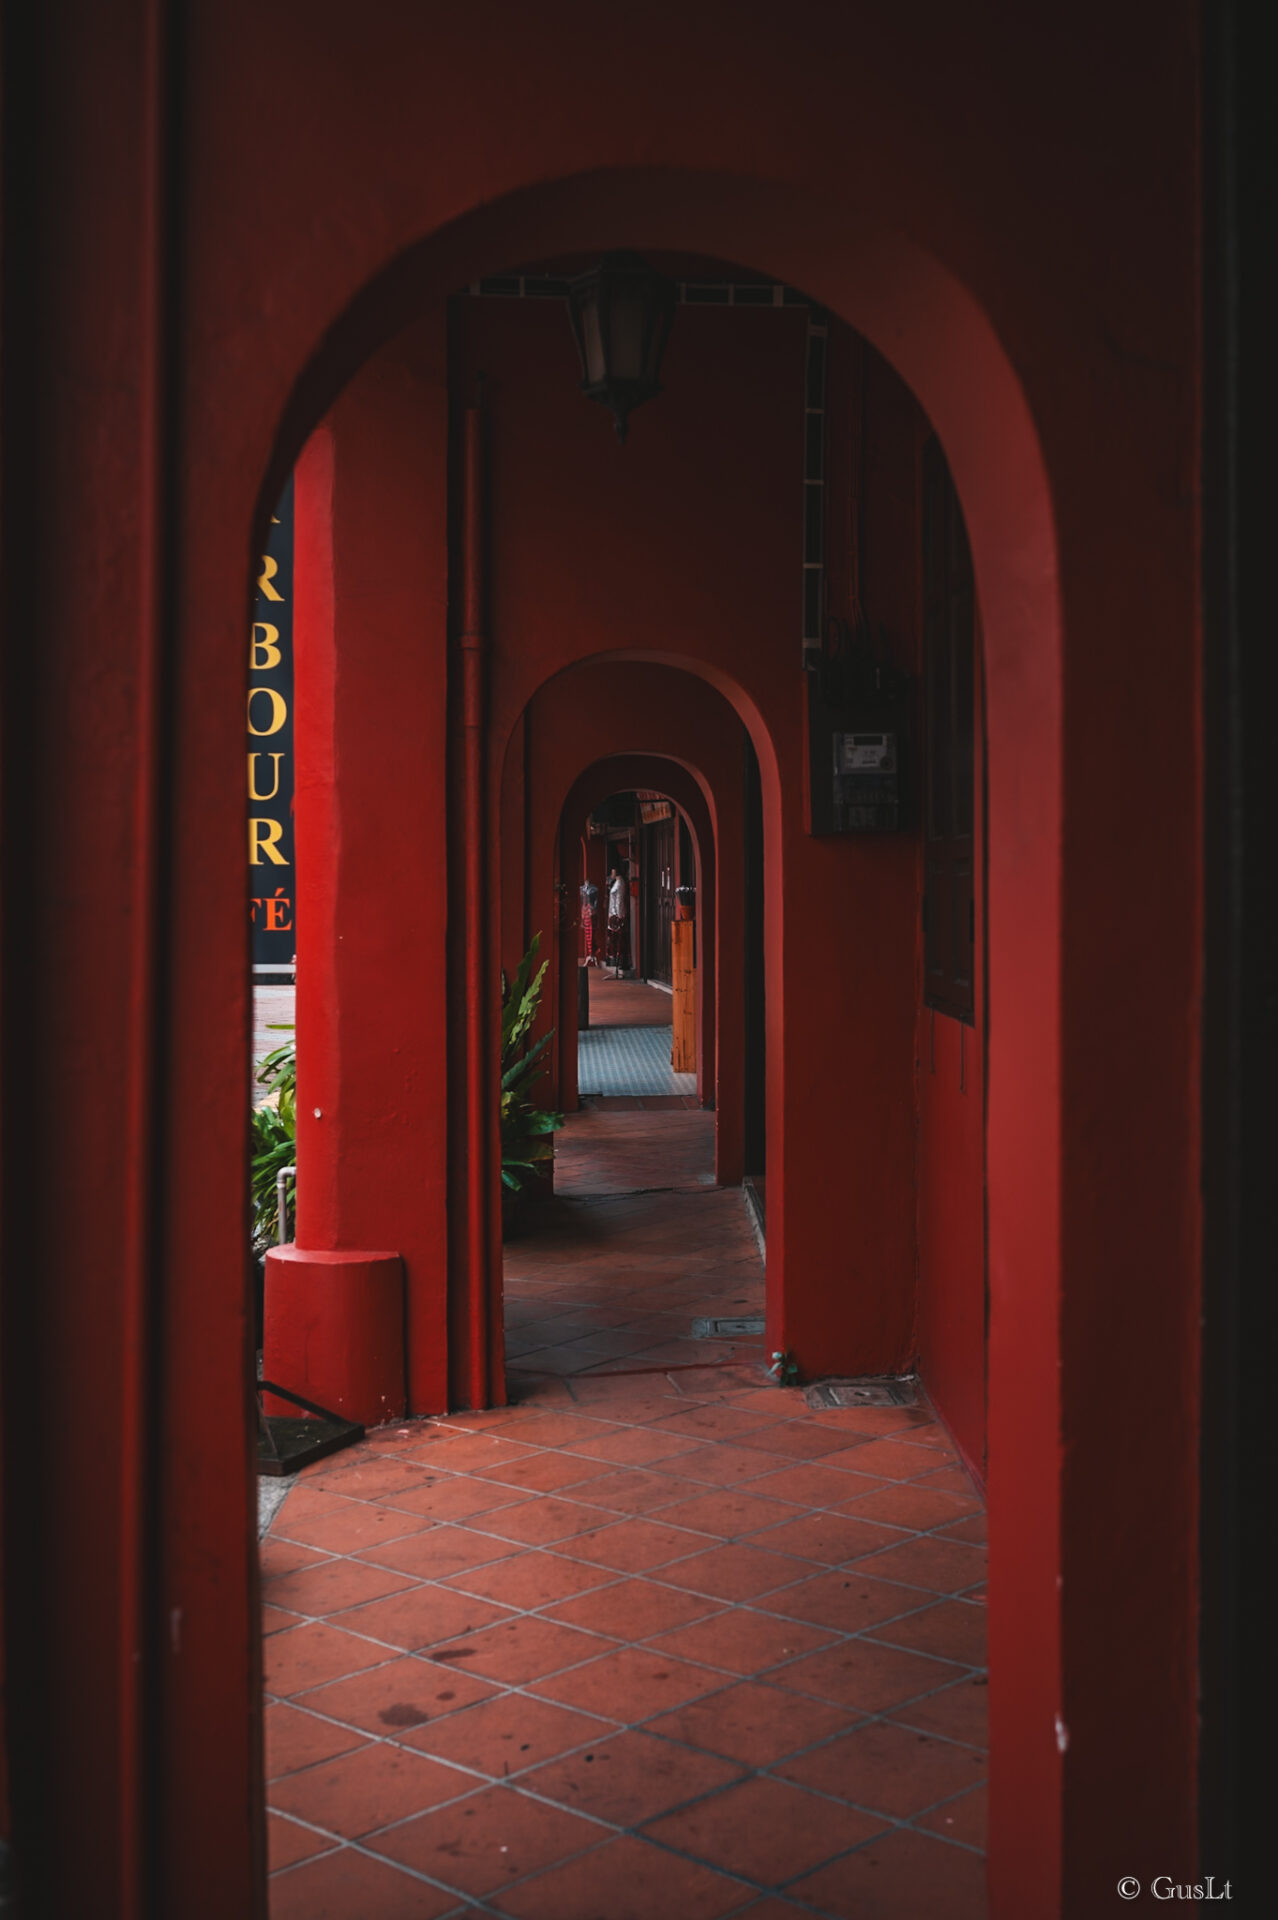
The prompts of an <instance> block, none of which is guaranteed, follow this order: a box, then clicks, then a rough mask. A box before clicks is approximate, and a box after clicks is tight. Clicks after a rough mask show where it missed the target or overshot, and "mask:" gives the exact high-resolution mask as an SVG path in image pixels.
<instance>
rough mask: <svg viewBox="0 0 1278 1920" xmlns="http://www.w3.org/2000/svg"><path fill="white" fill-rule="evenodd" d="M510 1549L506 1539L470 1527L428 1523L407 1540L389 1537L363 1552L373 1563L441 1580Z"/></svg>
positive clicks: (503, 1553) (503, 1555)
mask: <svg viewBox="0 0 1278 1920" xmlns="http://www.w3.org/2000/svg"><path fill="white" fill-rule="evenodd" d="M510 1551H511V1545H510V1542H509V1541H508V1540H493V1539H491V1538H489V1536H488V1535H487V1534H482V1533H475V1532H473V1531H472V1530H471V1529H470V1528H469V1527H453V1526H439V1527H427V1528H426V1529H425V1531H424V1532H422V1533H412V1534H410V1535H409V1536H408V1538H407V1539H406V1540H388V1541H387V1542H386V1544H385V1545H384V1546H379V1547H373V1548H370V1549H368V1551H367V1552H365V1553H364V1554H362V1555H361V1556H360V1557H361V1558H362V1559H367V1560H369V1561H370V1562H371V1563H372V1564H373V1565H374V1566H379V1567H392V1568H393V1569H394V1571H395V1572H396V1573H408V1574H411V1575H412V1576H413V1578H414V1579H416V1580H443V1579H446V1578H447V1576H448V1575H449V1574H450V1573H463V1572H465V1571H466V1570H467V1569H468V1568H470V1567H480V1566H483V1565H484V1563H485V1562H486V1561H488V1560H500V1559H503V1558H504V1557H505V1556H506V1555H507V1554H508V1553H510Z"/></svg>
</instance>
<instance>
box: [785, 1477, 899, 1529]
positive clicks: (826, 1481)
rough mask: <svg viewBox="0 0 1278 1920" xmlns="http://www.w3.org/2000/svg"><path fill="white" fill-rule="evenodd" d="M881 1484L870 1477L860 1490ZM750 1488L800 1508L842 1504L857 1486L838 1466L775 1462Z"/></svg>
mask: <svg viewBox="0 0 1278 1920" xmlns="http://www.w3.org/2000/svg"><path fill="white" fill-rule="evenodd" d="M881 1485H882V1482H881V1481H876V1480H871V1479H869V1478H867V1479H866V1482H865V1485H864V1487H862V1488H861V1489H859V1491H860V1492H861V1493H862V1494H866V1493H868V1492H869V1491H870V1490H871V1489H875V1488H878V1487H881ZM750 1491H751V1493H757V1494H760V1495H761V1496H762V1497H763V1498H764V1499H769V1500H789V1501H791V1502H793V1504H794V1505H795V1506H798V1507H821V1508H834V1507H841V1506H842V1505H843V1502H844V1501H846V1500H847V1499H848V1498H849V1497H850V1495H851V1494H852V1493H854V1492H855V1491H857V1489H856V1488H855V1487H854V1486H853V1484H852V1482H851V1481H850V1480H849V1478H848V1476H847V1474H846V1473H840V1471H839V1469H838V1468H837V1467H823V1466H820V1465H806V1466H798V1467H789V1466H785V1467H783V1466H778V1465H777V1464H776V1463H775V1462H773V1463H771V1464H770V1466H769V1468H768V1470H767V1471H766V1472H765V1473H764V1474H763V1475H762V1476H761V1478H759V1479H758V1480H754V1481H751V1483H750ZM866 1517H867V1518H869V1519H873V1518H875V1517H876V1516H875V1515H873V1514H870V1515H867V1516H866ZM902 1524H905V1523H902Z"/></svg>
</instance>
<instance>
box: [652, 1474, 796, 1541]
mask: <svg viewBox="0 0 1278 1920" xmlns="http://www.w3.org/2000/svg"><path fill="white" fill-rule="evenodd" d="M661 1518H662V1520H663V1521H664V1522H665V1524H666V1525H667V1526H672V1527H691V1528H692V1529H693V1531H694V1532H697V1533H712V1534H714V1535H715V1536H716V1537H717V1538H718V1539H720V1540H735V1539H736V1538H737V1537H738V1536H739V1535H741V1534H755V1533H758V1531H759V1529H760V1528H761V1527H769V1528H771V1527H775V1526H776V1525H777V1524H778V1522H780V1521H784V1520H793V1519H794V1518H795V1509H794V1507H793V1505H792V1504H791V1503H790V1502H788V1501H785V1500H761V1499H759V1498H758V1497H757V1495H756V1494H755V1493H754V1491H753V1489H752V1488H751V1489H747V1488H746V1487H723V1488H717V1489H716V1490H715V1491H714V1492H712V1493H710V1492H707V1493H701V1492H697V1493H693V1494H692V1497H691V1498H690V1499H685V1500H677V1501H675V1502H674V1504H673V1505H672V1506H668V1507H663V1508H662V1510H661ZM781 1550H782V1551H783V1552H785V1551H789V1549H786V1548H782V1549H781Z"/></svg>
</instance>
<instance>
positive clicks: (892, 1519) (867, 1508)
mask: <svg viewBox="0 0 1278 1920" xmlns="http://www.w3.org/2000/svg"><path fill="white" fill-rule="evenodd" d="M843 1477H844V1479H845V1480H846V1479H847V1475H846V1474H845V1475H844V1476H843ZM975 1507H976V1502H975V1501H974V1500H972V1499H970V1498H964V1496H963V1495H962V1494H957V1493H947V1492H945V1491H944V1490H943V1489H942V1488H940V1487H921V1486H919V1484H918V1482H917V1481H910V1482H909V1483H908V1484H906V1485H901V1484H900V1483H899V1482H898V1483H896V1484H894V1485H892V1486H886V1487H885V1486H883V1485H879V1486H877V1487H874V1488H872V1489H871V1490H870V1491H869V1492H866V1491H864V1490H862V1491H859V1492H856V1493H852V1492H851V1491H849V1495H848V1497H847V1498H846V1499H845V1501H844V1502H843V1503H842V1504H841V1505H840V1508H839V1511H840V1512H841V1513H846V1514H850V1515H851V1516H852V1518H853V1519H856V1520H880V1521H883V1522H884V1524H885V1525H887V1526H890V1527H911V1528H913V1527H937V1526H940V1525H942V1523H944V1522H945V1521H954V1520H960V1519H962V1518H963V1516H964V1515H965V1514H970V1513H971V1512H972V1511H973V1509H974V1508H975Z"/></svg>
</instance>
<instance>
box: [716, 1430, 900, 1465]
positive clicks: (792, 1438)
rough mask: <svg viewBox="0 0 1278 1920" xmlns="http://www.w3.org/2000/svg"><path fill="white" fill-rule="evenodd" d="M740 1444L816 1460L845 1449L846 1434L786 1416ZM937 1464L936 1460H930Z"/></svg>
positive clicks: (787, 1455) (744, 1439)
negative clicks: (787, 1418)
mask: <svg viewBox="0 0 1278 1920" xmlns="http://www.w3.org/2000/svg"><path fill="white" fill-rule="evenodd" d="M737 1444H738V1445H739V1446H742V1447H758V1448H759V1449H760V1450H761V1451H763V1452H765V1453H776V1454H784V1455H785V1456H786V1457H787V1458H788V1459H793V1460H819V1459H821V1458H822V1456H823V1455H825V1454H836V1453H844V1452H846V1451H847V1444H848V1436H847V1435H846V1434H845V1433H832V1432H831V1431H830V1429H829V1428H828V1427H821V1426H818V1425H817V1424H816V1423H815V1422H814V1421H809V1420H787V1421H785V1422H783V1423H779V1424H777V1425H776V1426H768V1427H763V1428H761V1429H760V1430H759V1431H758V1432H757V1433H751V1434H744V1435H743V1436H742V1437H741V1439H740V1440H739V1441H738V1443H737ZM932 1464H933V1465H934V1466H935V1464H936V1462H935V1460H934V1461H933V1463H932ZM864 1471H865V1472H866V1473H873V1472H874V1468H873V1467H866V1468H865V1469H864Z"/></svg>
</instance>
